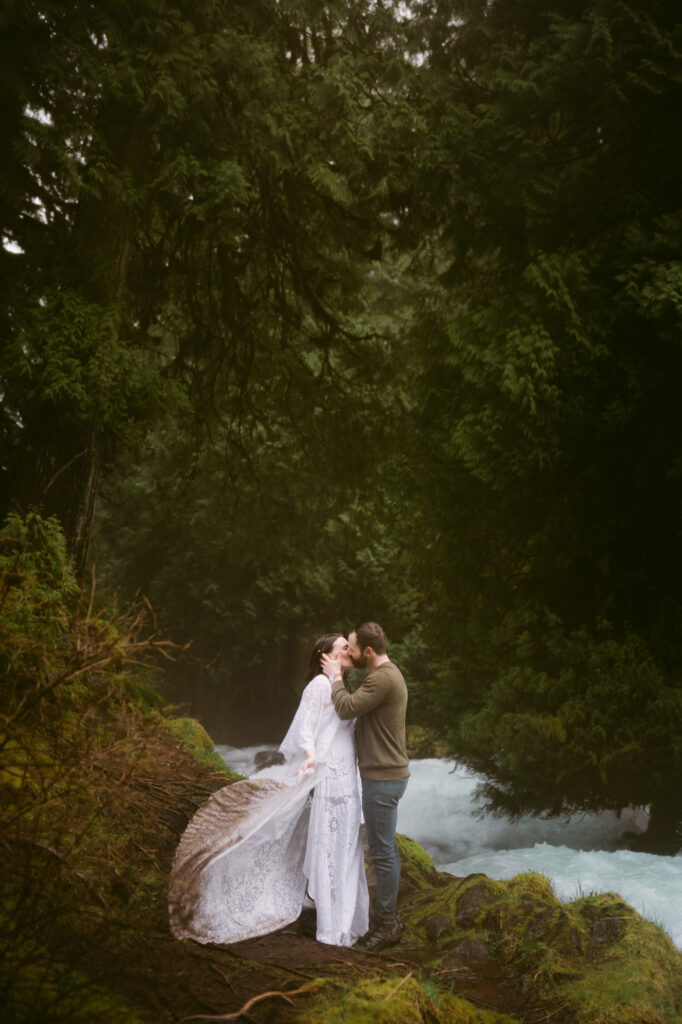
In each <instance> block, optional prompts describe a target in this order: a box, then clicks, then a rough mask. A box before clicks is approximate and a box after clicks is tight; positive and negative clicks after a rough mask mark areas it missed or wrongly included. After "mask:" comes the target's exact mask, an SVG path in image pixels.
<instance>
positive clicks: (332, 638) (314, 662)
mask: <svg viewBox="0 0 682 1024" xmlns="http://www.w3.org/2000/svg"><path fill="white" fill-rule="evenodd" d="M340 636H343V633H327V634H326V635H325V636H321V637H320V639H319V640H316V641H315V646H314V647H313V653H312V654H311V655H310V664H309V665H308V675H307V676H306V680H305V681H306V683H309V682H310V680H311V679H314V678H315V676H319V674H320V672H321V671H322V663H321V661H320V655H321V654H329V652H330V651H331V649H332V647H333V646H334V644H335V643H336V641H337V640H338V639H339V637H340Z"/></svg>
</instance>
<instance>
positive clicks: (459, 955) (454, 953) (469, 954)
mask: <svg viewBox="0 0 682 1024" xmlns="http://www.w3.org/2000/svg"><path fill="white" fill-rule="evenodd" d="M492 959H493V957H492V954H491V952H490V950H489V949H488V946H487V945H486V943H485V941H484V940H483V939H482V938H479V937H477V936H475V935H467V936H466V937H465V938H463V939H460V940H459V942H456V943H455V945H454V946H451V947H450V949H449V950H448V955H447V957H446V958H445V959H444V960H443V964H444V965H445V966H450V965H451V964H452V963H458V962H460V961H462V960H466V961H469V960H492Z"/></svg>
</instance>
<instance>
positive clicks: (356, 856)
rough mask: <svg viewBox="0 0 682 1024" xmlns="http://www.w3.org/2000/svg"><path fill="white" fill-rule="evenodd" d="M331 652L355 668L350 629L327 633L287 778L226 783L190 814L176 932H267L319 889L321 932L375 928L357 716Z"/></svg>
mask: <svg viewBox="0 0 682 1024" xmlns="http://www.w3.org/2000/svg"><path fill="white" fill-rule="evenodd" d="M322 654H328V655H329V656H330V657H331V658H332V659H334V660H335V661H338V667H339V669H340V670H341V672H345V671H347V670H348V669H350V668H352V662H351V660H350V655H349V653H348V641H347V640H346V638H345V637H344V636H341V635H340V634H338V633H332V634H328V635H326V636H323V637H320V639H319V640H318V641H317V642H316V644H315V646H314V648H313V651H312V654H311V658H310V666H309V670H308V676H307V685H306V687H305V689H304V691H303V694H302V696H301V701H300V704H299V707H298V710H297V712H296V714H295V716H294V719H293V721H292V723H291V726H290V728H289V730H288V732H287V734H286V736H285V738H284V740H283V742H282V745H281V747H280V750H281V751H282V753H283V754H284V756H285V758H286V760H287V764H288V772H287V776H286V778H285V780H284V781H281V782H278V781H275V780H274V779H247V780H244V781H242V782H235V783H232V784H231V785H229V786H225V787H224V788H223V789H221V790H218V792H217V793H214V794H213V795H212V796H211V797H210V798H209V800H208V801H207V802H206V803H205V804H204V806H203V807H202V808H200V810H199V811H198V812H197V814H195V816H194V817H193V818H192V820H191V821H190V823H189V825H188V826H187V828H186V830H185V832H184V834H183V836H182V838H181V840H180V844H179V846H178V849H177V851H176V854H175V859H174V862H173V868H172V871H171V880H170V891H169V911H170V922H171V928H172V930H173V934H174V935H175V936H176V938H179V939H184V938H191V939H194V940H196V941H197V942H203V943H207V942H212V943H229V942H239V941H241V940H243V939H247V938H253V937H255V936H257V935H265V934H267V933H268V932H271V931H274V930H276V929H277V928H281V927H283V926H284V925H287V924H290V923H291V922H292V921H295V920H296V919H297V918H298V917H299V915H300V913H301V910H302V908H303V906H304V905H307V906H310V905H311V901H312V904H313V905H314V907H315V910H316V912H317V939H318V941H319V942H326V943H330V944H332V945H339V946H351V945H353V943H354V942H355V941H356V940H357V939H358V938H359V937H360V936H361V935H364V934H365V932H366V931H367V928H368V918H369V897H368V893H367V882H366V879H365V864H364V853H363V844H362V840H361V837H360V821H361V810H360V791H359V784H358V771H357V757H356V753H355V730H354V727H355V722H354V720H351V721H341V719H339V717H338V715H337V714H336V711H335V709H334V704H333V701H332V697H331V684H330V682H329V679H328V678H327V676H326V675H325V674H324V672H323V671H322V667H321V662H320V657H321V655H322ZM335 671H337V670H335Z"/></svg>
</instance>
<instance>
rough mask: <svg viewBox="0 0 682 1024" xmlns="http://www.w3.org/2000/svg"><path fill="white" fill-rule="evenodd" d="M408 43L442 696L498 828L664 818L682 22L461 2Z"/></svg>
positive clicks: (672, 770)
mask: <svg viewBox="0 0 682 1024" xmlns="http://www.w3.org/2000/svg"><path fill="white" fill-rule="evenodd" d="M453 19H457V30H456V31H453V30H452V24H453ZM409 32H410V34H411V37H412V45H413V47H414V51H415V52H420V53H421V54H422V55H423V59H422V60H421V63H420V67H419V72H418V74H417V81H418V96H419V104H420V112H421V114H422V118H423V120H422V122H421V123H422V124H423V125H425V126H427V127H426V128H425V129H424V135H423V145H419V146H416V147H415V160H414V163H413V165H412V166H411V167H409V168H407V167H406V168H404V170H403V188H404V189H406V190H409V191H410V195H411V197H414V196H415V195H419V196H420V201H419V202H414V201H412V202H411V203H410V204H409V205H408V204H406V205H405V207H404V208H403V209H402V211H401V213H400V224H399V227H398V230H399V231H400V232H402V233H403V235H404V237H405V239H406V240H407V239H412V238H414V236H415V234H416V233H417V232H418V231H419V230H420V229H421V230H422V231H424V230H426V231H427V232H428V234H427V238H426V241H425V243H424V245H423V246H422V248H421V250H420V252H419V253H418V257H417V259H416V260H415V261H414V263H413V268H414V272H415V274H416V275H417V276H416V280H417V282H418V283H421V282H423V285H422V286H421V287H420V289H419V292H418V294H417V296H416V299H415V302H414V309H413V319H412V324H413V326H412V332H411V337H412V345H413V346H414V347H415V348H416V347H419V348H420V350H421V352H422V353H423V356H424V359H423V362H422V364H421V366H418V367H417V386H418V389H419V392H420V395H421V400H420V403H419V414H418V423H419V438H420V440H421V441H422V446H421V458H420V459H419V461H417V459H416V458H413V459H411V464H412V466H413V467H415V468H414V470H413V476H412V479H413V493H415V494H416V501H415V505H416V507H417V508H418V509H419V512H420V514H421V516H422V518H421V521H420V532H421V534H422V536H423V537H425V538H426V539H427V543H426V544H423V545H422V549H421V561H422V564H421V565H420V566H419V569H418V570H417V571H418V573H419V574H420V576H421V578H424V577H425V576H430V579H431V583H430V588H429V605H430V607H428V608H426V609H425V612H426V615H427V626H426V629H425V630H424V638H425V639H426V646H427V648H428V649H430V650H431V652H432V655H431V657H430V658H429V659H428V660H429V663H430V664H429V668H428V669H427V670H426V671H422V674H421V678H422V679H426V680H428V682H425V683H424V684H423V685H422V687H421V691H420V692H421V694H422V696H423V698H424V700H425V702H427V703H428V704H429V705H430V707H431V712H432V714H431V718H432V720H433V721H434V723H435V724H437V723H440V722H441V721H442V720H443V717H444V716H447V718H448V719H449V721H450V723H451V725H452V728H451V739H452V750H453V752H454V753H455V754H456V755H457V756H458V757H460V758H462V759H464V760H466V761H467V763H469V764H471V765H472V766H474V767H476V766H478V767H479V768H481V769H482V770H483V771H485V772H486V773H487V774H488V776H489V777H490V778H491V779H492V780H494V785H493V786H491V787H489V789H488V794H489V796H491V797H494V801H495V803H496V805H497V806H499V807H500V808H501V809H513V808H514V807H517V808H518V807H521V806H525V807H527V808H533V809H535V810H538V811H539V810H542V809H545V810H551V811H557V810H558V809H560V808H561V807H564V808H566V807H572V806H592V807H597V806H622V805H624V804H626V803H628V802H630V800H633V799H634V800H636V801H641V802H643V803H648V802H650V801H654V802H655V801H657V800H658V799H659V798H661V797H662V796H664V795H665V784H664V781H663V780H664V779H665V777H666V776H667V777H668V778H669V779H671V780H672V779H674V780H675V782H674V783H673V786H674V788H675V789H676V790H677V792H680V787H679V782H680V760H679V749H678V744H677V742H676V739H675V736H676V734H677V733H678V732H679V714H680V710H679V709H680V704H679V692H680V691H679V680H680V669H681V668H682V663H681V662H680V647H679V642H678V637H679V624H680V620H681V616H682V590H681V589H680V580H681V579H682V547H681V545H680V536H679V507H680V500H681V498H682V493H681V491H680V479H681V478H680V474H679V452H678V450H677V441H676V438H677V437H678V436H679V434H680V430H681V429H682V421H681V420H680V404H679V402H678V400H677V396H676V393H675V385H674V384H673V383H672V382H673V381H676V380H678V379H679V375H680V372H681V371H682V364H681V362H680V349H679V345H678V344H677V342H676V341H675V340H674V338H675V337H678V338H679V326H680V312H681V307H680V303H679V292H678V270H679V266H678V261H679V241H680V232H681V230H682V212H681V210H680V202H679V189H678V187H677V185H676V180H677V178H678V175H679V168H680V166H681V165H682V144H681V141H680V134H679V132H678V130H677V125H676V123H675V117H674V116H673V114H672V111H674V110H675V109H676V108H677V106H678V104H679V103H680V100H681V99H682V96H681V95H680V68H681V67H682V50H681V48H680V37H679V27H678V26H677V21H676V16H675V15H674V12H673V5H672V4H670V3H662V4H659V5H657V6H656V7H655V9H653V10H652V9H650V8H648V7H647V8H646V9H645V8H644V7H643V5H641V4H640V3H638V2H629V3H626V4H625V5H619V6H618V7H614V6H612V5H608V4H607V5H603V4H601V3H592V2H589V0H586V2H582V3H580V4H578V5H577V6H576V5H573V6H567V5H565V4H554V5H549V6H548V5H547V4H540V3H535V2H533V3H530V4H524V5H522V6H519V5H513V4H509V3H505V2H495V3H493V4H478V3H476V4H466V5H464V4H457V3H453V4H446V5H442V7H440V8H438V9H437V10H434V9H432V8H430V7H429V8H428V9H427V8H426V7H421V8H419V9H418V11H417V12H416V17H415V18H414V19H413V20H412V22H411V24H410V27H409ZM426 441H428V443H424V442H426ZM637 694H639V696H636V695H637ZM621 698H623V699H622V700H621ZM654 749H655V751H656V754H655V755H653V754H652V751H653V750H654ZM664 766H665V767H664ZM659 768H660V771H659ZM669 812H670V815H669V816H670V825H671V827H673V828H674V822H675V819H676V818H677V819H678V820H679V818H680V817H681V816H682V807H680V805H679V800H678V801H677V807H676V808H673V807H669Z"/></svg>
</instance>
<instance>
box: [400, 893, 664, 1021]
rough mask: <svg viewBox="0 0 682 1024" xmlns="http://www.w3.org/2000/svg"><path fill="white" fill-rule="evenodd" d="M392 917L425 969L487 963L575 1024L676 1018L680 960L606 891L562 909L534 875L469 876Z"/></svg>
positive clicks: (660, 936)
mask: <svg viewBox="0 0 682 1024" xmlns="http://www.w3.org/2000/svg"><path fill="white" fill-rule="evenodd" d="M401 913H402V916H403V921H404V922H405V931H406V936H407V937H408V940H409V941H410V942H412V943H414V944H416V946H417V948H418V950H419V949H420V948H421V955H419V953H418V954H417V959H419V960H420V961H421V962H423V963H424V964H425V965H426V964H427V963H428V965H429V967H430V968H432V969H435V970H439V969H442V970H443V971H444V970H445V968H447V967H449V968H451V969H452V968H456V965H457V964H458V963H467V962H471V961H472V960H476V959H477V957H482V958H483V959H491V958H494V960H496V961H497V963H498V964H499V965H500V967H501V968H502V969H503V970H504V971H505V972H507V973H508V974H509V976H510V977H515V978H516V979H517V983H518V985H519V988H520V990H522V991H525V992H527V993H528V995H529V996H530V995H531V994H532V996H533V998H534V999H536V1000H540V1001H541V1002H544V1003H546V1004H547V1005H552V1006H555V1005H557V1004H560V1005H561V1006H562V1008H563V1013H564V1015H565V1019H566V1020H570V1021H574V1022H575V1024H673V1022H678V1024H679V1021H680V1019H682V1014H681V1011H682V956H681V955H680V953H679V951H678V950H676V949H675V948H674V946H673V944H672V942H671V941H670V939H669V937H668V936H667V935H666V934H665V933H664V932H663V931H662V930H661V929H660V928H658V927H657V926H656V925H653V924H650V923H649V922H647V921H645V920H644V919H643V918H641V917H640V916H639V915H638V914H637V913H636V912H635V911H634V910H633V909H632V908H631V907H628V906H627V904H625V903H623V901H622V900H621V899H620V897H619V896H617V895H614V894H612V893H611V894H605V895H601V896H592V897H588V898H586V899H581V900H576V901H574V902H573V903H570V904H568V905H564V904H562V903H561V902H560V901H559V900H558V899H557V897H556V896H555V894H554V892H553V890H552V887H551V885H550V883H549V881H548V880H547V879H546V878H545V877H544V876H543V875H539V874H526V875H517V876H516V877H515V878H512V879H510V880H509V881H493V880H492V879H490V878H487V877H485V876H484V875H471V876H469V877H467V878H465V879H455V878H453V879H452V880H451V881H450V883H449V884H447V885H444V886H441V887H440V888H427V889H424V890H423V891H421V892H419V893H417V894H416V895H415V896H414V897H413V899H411V900H409V901H408V902H406V904H405V905H404V906H403V907H401ZM426 957H428V959H426ZM442 976H443V975H442V974H441V977H442Z"/></svg>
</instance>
